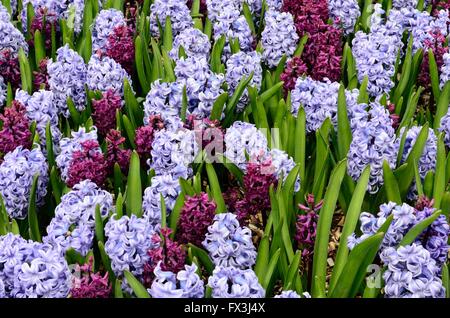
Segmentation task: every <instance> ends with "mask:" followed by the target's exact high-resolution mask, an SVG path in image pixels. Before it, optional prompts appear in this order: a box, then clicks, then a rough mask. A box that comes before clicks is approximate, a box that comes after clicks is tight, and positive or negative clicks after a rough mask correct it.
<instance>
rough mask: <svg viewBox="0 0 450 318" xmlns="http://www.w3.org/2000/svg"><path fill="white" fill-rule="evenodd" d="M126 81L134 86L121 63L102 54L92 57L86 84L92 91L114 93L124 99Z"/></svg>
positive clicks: (98, 53) (88, 66)
mask: <svg viewBox="0 0 450 318" xmlns="http://www.w3.org/2000/svg"><path fill="white" fill-rule="evenodd" d="M125 79H126V80H127V81H128V83H130V85H132V81H131V78H130V76H129V75H128V73H127V71H125V70H124V69H123V68H122V66H121V65H120V64H119V63H117V62H116V61H114V60H113V59H111V58H109V57H108V56H103V54H102V53H100V52H97V54H93V55H92V57H91V59H90V61H89V63H88V65H87V73H86V84H87V87H88V88H89V89H90V90H91V91H100V92H102V93H106V92H108V91H112V92H114V93H115V94H118V95H119V96H120V97H121V98H122V97H123V85H124V84H123V83H124V80H125Z"/></svg>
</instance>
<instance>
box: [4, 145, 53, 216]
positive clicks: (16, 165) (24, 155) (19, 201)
mask: <svg viewBox="0 0 450 318" xmlns="http://www.w3.org/2000/svg"><path fill="white" fill-rule="evenodd" d="M35 175H38V180H37V189H36V204H37V205H38V206H42V205H43V204H44V198H45V196H46V194H47V183H48V165H47V162H46V160H45V157H44V155H43V154H42V152H41V150H40V148H39V146H36V148H34V149H33V150H28V149H24V148H23V147H22V146H19V147H17V148H16V149H15V150H14V151H12V152H8V153H7V154H6V155H5V157H4V158H3V162H2V163H1V164H0V193H1V195H2V198H3V201H4V204H5V208H6V212H7V213H8V214H9V216H10V217H11V218H18V219H23V218H25V217H26V216H27V212H28V205H29V202H30V194H31V187H32V185H33V179H34V177H35Z"/></svg>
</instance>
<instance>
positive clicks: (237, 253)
mask: <svg viewBox="0 0 450 318" xmlns="http://www.w3.org/2000/svg"><path fill="white" fill-rule="evenodd" d="M202 244H203V247H204V248H205V249H206V250H207V251H208V253H209V256H210V258H211V259H212V261H213V263H214V264H215V265H216V266H217V267H219V266H220V267H222V266H223V267H233V268H237V269H248V268H251V267H252V266H253V265H254V264H255V261H256V249H255V246H254V245H253V242H252V233H251V230H250V229H249V228H247V227H241V226H240V225H239V221H238V219H237V216H236V215H235V214H232V213H221V214H217V215H216V216H215V217H214V223H213V224H212V225H211V226H209V227H208V233H207V234H206V237H205V240H204V241H203V243H202Z"/></svg>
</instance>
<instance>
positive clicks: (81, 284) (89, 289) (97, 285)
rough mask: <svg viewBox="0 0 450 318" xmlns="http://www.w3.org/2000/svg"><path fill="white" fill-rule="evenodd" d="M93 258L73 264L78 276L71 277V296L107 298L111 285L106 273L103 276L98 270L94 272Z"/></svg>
mask: <svg viewBox="0 0 450 318" xmlns="http://www.w3.org/2000/svg"><path fill="white" fill-rule="evenodd" d="M93 262H94V260H93V258H92V257H90V258H89V263H87V264H84V265H81V266H80V265H78V264H77V265H75V272H76V273H79V275H80V277H73V279H72V288H71V290H70V296H71V298H109V296H110V295H111V290H112V286H111V284H110V283H109V279H108V273H105V274H104V275H103V276H102V274H100V273H99V272H97V273H95V272H94V266H93Z"/></svg>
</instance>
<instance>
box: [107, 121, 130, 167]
mask: <svg viewBox="0 0 450 318" xmlns="http://www.w3.org/2000/svg"><path fill="white" fill-rule="evenodd" d="M105 140H106V157H105V158H106V164H107V167H108V171H109V172H111V171H113V169H114V165H115V164H116V163H117V164H118V165H119V167H120V169H121V171H122V173H125V174H126V173H127V172H128V166H129V164H130V158H131V150H130V149H124V148H123V144H124V143H125V138H124V137H122V134H121V133H120V131H118V130H114V129H111V130H110V131H109V133H108V134H107V135H106V138H105Z"/></svg>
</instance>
